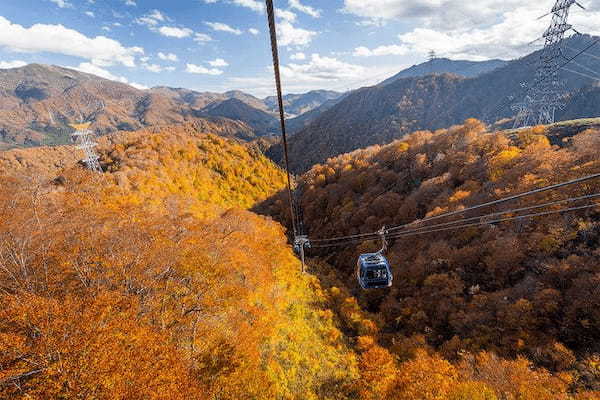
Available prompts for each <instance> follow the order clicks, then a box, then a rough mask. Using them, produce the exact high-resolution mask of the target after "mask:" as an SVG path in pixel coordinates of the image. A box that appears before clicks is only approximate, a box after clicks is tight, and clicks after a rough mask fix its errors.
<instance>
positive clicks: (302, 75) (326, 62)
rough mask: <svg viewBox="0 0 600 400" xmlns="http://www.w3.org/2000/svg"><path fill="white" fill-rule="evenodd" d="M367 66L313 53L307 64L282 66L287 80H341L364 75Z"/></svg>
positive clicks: (283, 74)
mask: <svg viewBox="0 0 600 400" xmlns="http://www.w3.org/2000/svg"><path fill="white" fill-rule="evenodd" d="M365 70H366V67H363V66H360V65H354V64H349V63H346V62H343V61H340V60H338V59H336V58H333V57H323V56H321V55H319V54H312V55H311V57H310V61H309V62H307V63H305V64H294V63H291V64H288V65H284V66H282V67H281V75H282V77H283V78H284V79H287V80H290V81H292V80H296V79H298V80H303V81H331V80H333V81H339V80H342V79H348V78H356V77H360V76H364V75H363V74H364V73H365Z"/></svg>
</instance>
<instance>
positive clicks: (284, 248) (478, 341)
mask: <svg viewBox="0 0 600 400" xmlns="http://www.w3.org/2000/svg"><path fill="white" fill-rule="evenodd" d="M197 128H198V127H197V126H195V125H184V126H176V127H170V128H166V127H165V128H161V129H158V128H153V129H152V130H145V131H140V132H129V133H119V134H115V135H108V136H106V137H104V138H103V139H102V141H101V143H100V146H99V153H100V155H101V165H102V167H103V169H104V170H105V172H104V173H103V174H101V175H100V174H91V173H89V172H87V171H85V170H83V169H82V168H81V166H80V165H75V164H68V163H67V165H66V169H62V170H58V169H57V170H56V171H55V174H54V176H52V174H51V171H50V169H48V174H49V175H48V178H45V179H40V175H35V174H34V175H31V174H30V172H31V171H32V170H31V169H29V167H28V164H27V163H20V164H18V165H20V168H15V167H14V164H11V167H10V168H8V169H2V170H1V172H0V183H1V184H0V237H2V238H3V240H2V241H0V303H1V304H3V307H2V308H0V397H2V398H11V399H13V398H14V399H28V398H32V397H37V398H49V399H51V398H75V397H80V398H98V399H105V398H106V399H108V398H145V399H182V400H183V399H186V400H187V399H191V398H198V399H215V398H220V399H231V400H233V399H236V400H238V399H248V400H250V399H255V400H256V399H265V400H267V399H273V398H279V399H294V400H304V399H323V400H334V399H356V400H376V399H383V398H385V399H391V400H406V399H414V400H417V399H418V400H438V399H449V400H461V399H470V400H473V399H485V400H501V399H531V400H533V399H535V400H540V399H541V400H556V399H564V400H575V399H576V400H584V399H585V400H589V399H593V398H596V397H594V396H595V395H596V394H595V393H593V392H591V391H590V390H592V389H598V388H599V387H598V377H599V376H600V374H598V370H597V355H596V348H595V346H596V345H595V343H596V342H594V340H595V337H596V331H597V326H598V325H597V321H596V315H595V313H594V312H595V310H596V309H597V308H598V307H597V305H596V294H595V291H593V290H592V288H593V287H594V285H595V283H594V282H595V281H594V279H596V277H595V273H596V272H595V271H594V270H593V266H591V264H589V262H588V261H589V259H590V258H591V259H594V257H596V258H595V259H596V260H597V255H595V254H594V253H593V251H596V252H597V250H592V248H593V246H594V243H595V241H597V237H596V236H598V235H596V233H597V232H596V230H597V229H596V226H595V224H596V222H594V220H593V219H592V218H591V217H593V216H594V214H592V213H590V214H588V215H584V214H580V215H576V217H577V218H578V219H576V220H575V219H565V220H561V219H559V220H554V219H550V218H549V219H547V220H541V221H540V222H538V223H535V224H532V225H524V226H522V227H519V229H514V227H513V226H512V225H509V226H499V227H498V228H497V229H498V231H497V232H498V233H495V232H496V231H494V232H492V233H484V234H483V235H481V234H480V235H478V232H472V231H469V232H467V233H463V234H461V235H457V236H450V235H448V236H446V235H440V236H439V237H438V238H436V240H435V241H434V240H421V241H413V242H410V243H408V242H405V243H400V242H397V243H394V245H393V248H392V250H391V256H390V259H391V260H392V262H393V263H394V268H395V273H396V274H397V282H396V286H395V287H394V288H393V289H392V290H391V291H383V292H371V293H369V294H364V293H358V292H357V291H356V290H354V288H353V286H351V283H350V282H351V280H352V278H351V275H352V271H351V267H350V265H351V264H353V262H354V259H353V258H354V256H355V255H356V252H357V251H358V250H366V249H371V248H372V247H371V246H372V245H373V246H375V244H366V245H364V246H363V247H362V248H361V249H353V248H351V249H346V250H343V249H342V250H335V251H331V252H328V253H321V254H320V255H321V256H323V259H321V260H318V259H313V260H311V263H310V265H311V268H312V270H313V272H315V273H316V275H302V274H301V273H300V265H299V262H298V260H297V258H296V257H295V256H294V255H293V253H292V252H291V249H290V246H289V244H288V243H287V238H286V236H285V231H284V228H283V227H282V226H281V225H279V224H277V223H276V222H274V221H273V220H271V219H270V218H265V217H261V216H258V215H256V214H254V213H252V212H250V211H247V210H245V209H246V208H248V207H251V206H253V205H255V204H256V203H257V202H264V201H265V199H267V198H270V200H269V201H268V202H267V203H268V204H270V205H271V208H272V209H273V211H274V212H275V213H278V212H284V209H283V208H282V204H281V203H280V202H281V201H282V200H283V201H284V200H285V198H279V197H278V196H274V194H275V193H276V192H278V191H280V190H281V189H282V188H283V187H284V174H283V173H282V171H281V170H280V169H279V168H277V167H276V166H275V165H274V164H272V163H271V162H270V161H268V160H267V159H266V158H265V157H264V156H263V155H262V154H261V153H260V152H258V151H256V150H254V149H253V148H252V147H249V146H246V145H240V144H239V143H236V142H234V141H230V140H227V139H224V138H222V137H218V136H215V135H207V134H204V133H203V132H201V131H199V130H198V129H197ZM482 130H483V128H482V126H481V125H480V124H478V123H477V122H475V121H469V122H468V123H467V124H466V125H465V126H464V127H458V128H453V129H451V130H449V131H444V132H437V133H435V134H432V133H418V134H414V135H412V136H410V137H409V138H408V139H407V141H406V142H398V143H394V144H392V145H389V146H386V147H383V148H372V149H367V150H364V151H361V152H357V153H355V154H353V155H348V156H344V157H341V158H339V159H337V160H334V161H332V162H331V163H330V164H329V165H327V166H323V167H318V168H315V169H314V170H313V171H311V173H309V174H308V175H307V176H306V178H305V180H304V182H303V185H304V196H303V202H304V206H305V208H306V211H307V213H308V215H307V221H308V222H309V223H310V224H309V226H310V227H311V230H313V229H314V230H313V231H312V232H311V234H315V233H316V232H318V233H319V234H323V235H326V234H331V233H334V232H335V233H350V232H360V231H363V230H367V229H371V228H372V227H373V226H379V224H380V223H394V222H398V221H405V220H407V219H411V218H414V217H415V216H416V217H421V216H422V215H425V214H426V213H428V212H436V213H437V212H441V210H443V209H444V208H448V207H459V206H460V205H461V204H463V203H464V204H469V203H470V202H476V201H480V200H481V199H485V198H488V197H489V196H492V195H500V194H505V193H507V191H505V190H502V189H504V188H506V187H510V189H511V190H520V189H521V188H524V187H529V186H531V185H536V184H540V183H541V182H546V181H552V180H554V179H558V178H559V177H560V176H562V175H566V176H571V175H579V174H583V173H586V172H589V171H591V170H595V169H597V168H598V165H597V161H596V158H595V157H594V155H593V154H592V153H597V143H598V141H597V136H595V135H593V134H588V133H586V134H581V135H578V136H576V137H574V138H573V139H572V146H571V147H569V148H566V149H563V150H558V149H550V148H549V147H548V143H547V142H545V140H544V138H543V137H540V136H539V134H540V133H541V132H529V133H526V134H524V135H521V136H519V139H518V141H515V143H512V142H509V140H508V139H506V138H503V137H501V136H493V135H483V131H482ZM581 149H583V150H581ZM31 150H40V149H31ZM20 151H21V152H24V151H26V150H20ZM572 153H575V154H576V155H574V154H572ZM0 154H1V153H0ZM439 154H443V156H438V155H439ZM542 155H543V157H542ZM51 156H52V153H49V154H48V155H47V157H48V158H50V157H51ZM58 157H59V158H61V159H62V156H61V155H60V154H58ZM453 166H455V167H453ZM2 168H4V167H2ZM56 168H58V167H56ZM522 170H527V171H529V174H527V175H525V177H523V178H521V179H520V180H518V179H515V177H519V176H520V175H519V174H521V173H522V172H520V171H522ZM549 170H552V171H554V172H555V174H556V175H553V174H552V173H549V172H548V171H549ZM565 170H566V172H565ZM488 175H489V176H488ZM460 179H468V180H466V181H464V182H459V181H457V180H460ZM509 185H513V186H509ZM596 186H597V185H596ZM596 186H594V187H592V186H589V187H587V188H585V190H590V191H591V190H594V189H596ZM375 188H377V189H379V188H381V189H382V190H383V193H381V198H379V196H380V194H379V193H374V190H375ZM365 200H368V201H365ZM365 208H366V209H365ZM274 215H276V214H274ZM584 217H585V218H584ZM565 224H566V225H565ZM488 229H491V228H488ZM531 229H535V234H533V235H529V236H531V238H530V239H528V241H527V242H526V244H524V243H523V244H520V245H518V246H514V244H515V243H519V240H520V238H521V236H525V234H526V233H527V232H529V231H530V230H531ZM573 232H577V234H576V235H574V234H573ZM507 243H508V244H509V245H512V246H513V247H514V249H515V250H514V251H511V252H508V253H507V252H505V251H503V250H505V249H506V245H507ZM575 249H576V254H575ZM568 252H572V253H569V254H567V253H568ZM532 254H536V255H540V254H542V255H544V254H545V255H546V256H545V257H542V258H540V260H543V263H534V264H530V263H528V262H527V263H522V262H521V261H522V260H523V257H528V256H530V255H532ZM559 255H560V256H561V257H562V256H564V257H563V258H560V259H558V261H557V259H556V257H558V256H559ZM323 260H328V261H329V262H330V264H327V263H325V262H324V261H323ZM478 260H479V261H478ZM459 264H460V265H459ZM461 268H462V269H461ZM532 271H533V272H532ZM540 271H541V272H540ZM532 281H533V282H535V285H529V283H530V282H532ZM473 284H479V285H480V286H479V289H478V291H476V292H473V293H472V294H470V293H471V292H470V291H469V290H468V289H467V286H468V285H473ZM575 287H577V289H578V292H577V293H574V291H575ZM357 294H358V295H359V296H358V298H357V297H355V296H356V295H357ZM583 299H585V301H584V300H583ZM494 312H495V313H496V314H494ZM469 327H471V328H472V329H468V328H469ZM534 327H535V328H536V329H534ZM574 332H577V333H578V336H574V335H573V334H574ZM585 346H587V347H585ZM532 349H533V350H532ZM534 350H535V351H534ZM497 354H501V355H503V356H504V357H505V358H501V357H499V356H498V355H497ZM514 355H520V356H524V355H526V356H529V357H530V360H532V361H534V362H535V366H534V365H533V364H532V363H531V361H530V360H528V359H526V358H523V357H518V358H512V356H514ZM444 357H445V358H444ZM542 366H543V367H545V368H541V367H542Z"/></svg>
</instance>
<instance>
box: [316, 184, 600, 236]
mask: <svg viewBox="0 0 600 400" xmlns="http://www.w3.org/2000/svg"><path fill="white" fill-rule="evenodd" d="M597 178H600V173H597V174H592V175H588V176H584V177H582V178H577V179H573V180H570V181H566V182H561V183H557V184H554V185H549V186H544V187H541V188H538V189H534V190H529V191H527V192H523V193H519V194H516V195H513V196H508V197H503V198H501V199H497V200H493V201H489V202H486V203H482V204H477V205H474V206H471V207H467V208H464V209H461V210H456V211H450V212H447V213H443V214H439V215H434V216H431V217H427V218H424V219H421V220H416V221H413V222H410V223H408V224H404V225H398V226H394V227H390V228H388V229H386V232H394V231H398V230H401V229H407V228H411V227H414V226H415V225H419V224H423V223H426V222H431V221H436V220H439V219H442V218H448V217H452V216H456V215H461V214H465V213H467V212H469V211H474V210H478V209H481V208H484V207H491V206H494V205H498V204H503V203H507V202H509V201H513V200H518V199H521V198H524V197H528V196H532V195H534V194H538V193H544V192H548V191H551V190H556V189H560V188H562V187H566V186H570V185H575V184H578V183H583V182H586V181H590V180H592V179H597ZM371 237H378V233H377V232H370V233H361V234H356V235H348V236H338V237H333V238H323V239H312V238H311V243H325V242H336V241H342V240H351V239H358V238H362V239H363V240H369V239H366V238H371Z"/></svg>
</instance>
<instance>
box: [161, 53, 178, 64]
mask: <svg viewBox="0 0 600 400" xmlns="http://www.w3.org/2000/svg"><path fill="white" fill-rule="evenodd" d="M158 58H160V59H161V60H165V61H173V62H177V61H179V58H178V57H177V54H173V53H167V54H165V53H162V52H159V53H158Z"/></svg>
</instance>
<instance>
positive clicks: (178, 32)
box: [157, 26, 194, 39]
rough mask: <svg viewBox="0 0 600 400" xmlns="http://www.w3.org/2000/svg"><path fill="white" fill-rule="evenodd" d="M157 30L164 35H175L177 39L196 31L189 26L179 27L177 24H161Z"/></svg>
mask: <svg viewBox="0 0 600 400" xmlns="http://www.w3.org/2000/svg"><path fill="white" fill-rule="evenodd" d="M157 31H158V33H160V34H161V35H163V36H167V37H174V38H177V39H182V38H185V37H188V36H191V35H192V34H193V33H194V31H192V30H191V29H189V28H177V27H175V26H161V27H160V28H158V30H157Z"/></svg>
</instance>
